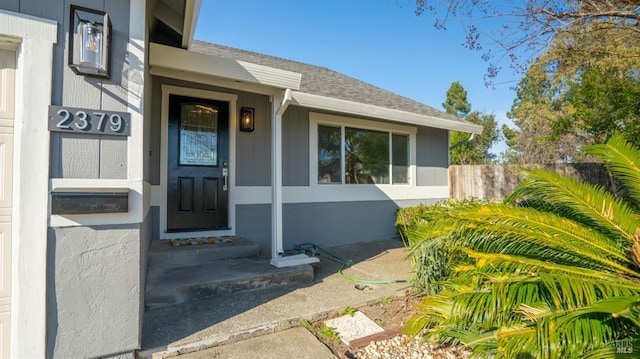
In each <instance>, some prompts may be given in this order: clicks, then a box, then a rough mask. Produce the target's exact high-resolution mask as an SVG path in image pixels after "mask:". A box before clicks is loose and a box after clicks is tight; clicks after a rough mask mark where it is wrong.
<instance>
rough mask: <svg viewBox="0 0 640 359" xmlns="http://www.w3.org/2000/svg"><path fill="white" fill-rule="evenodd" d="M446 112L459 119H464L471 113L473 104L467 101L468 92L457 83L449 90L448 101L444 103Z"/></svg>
mask: <svg viewBox="0 0 640 359" xmlns="http://www.w3.org/2000/svg"><path fill="white" fill-rule="evenodd" d="M442 107H444V110H445V111H446V112H447V113H448V114H450V115H454V116H457V117H464V116H466V115H467V114H468V113H469V112H470V111H471V104H470V103H469V101H468V100H467V90H465V89H464V87H462V85H461V84H460V83H459V82H458V81H456V82H454V83H452V84H451V86H449V89H448V90H447V99H446V100H445V101H444V102H443V103H442Z"/></svg>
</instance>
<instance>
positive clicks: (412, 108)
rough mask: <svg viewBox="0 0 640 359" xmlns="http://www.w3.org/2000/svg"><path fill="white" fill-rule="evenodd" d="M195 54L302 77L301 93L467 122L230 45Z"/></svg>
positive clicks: (324, 71) (200, 46)
mask: <svg viewBox="0 0 640 359" xmlns="http://www.w3.org/2000/svg"><path fill="white" fill-rule="evenodd" d="M190 50H191V51H194V52H198V53H202V54H207V55H212V56H217V57H222V58H228V59H235V60H239V61H244V62H249V63H253V64H257V65H263V66H269V67H273V68H277V69H282V70H287V71H292V72H297V73H300V74H302V82H301V83H300V90H299V91H300V92H305V93H309V94H314V95H319V96H326V97H330V98H336V99H341V100H347V101H353V102H358V103H364V104H368V105H374V106H380V107H385V108H390V109H394V110H400V111H405V112H409V113H414V114H418V115H425V116H432V117H437V118H442V119H446V120H450V121H458V122H463V123H465V122H466V121H464V120H462V119H460V118H458V117H455V116H453V115H450V114H448V113H446V112H444V111H440V110H437V109H435V108H433V107H430V106H427V105H425V104H423V103H420V102H418V101H415V100H412V99H409V98H406V97H404V96H400V95H397V94H395V93H393V92H390V91H387V90H384V89H382V88H379V87H377V86H374V85H371V84H368V83H366V82H363V81H360V80H358V79H355V78H353V77H349V76H346V75H344V74H341V73H339V72H336V71H333V70H330V69H328V68H325V67H320V66H314V65H309V64H305V63H302V62H297V61H292V60H286V59H282V58H278V57H274V56H269V55H263V54H259V53H255V52H250V51H246V50H241V49H236V48H232V47H228V46H223V45H218V44H212V43H208V42H204V41H198V40H194V41H193V42H192V45H191V48H190Z"/></svg>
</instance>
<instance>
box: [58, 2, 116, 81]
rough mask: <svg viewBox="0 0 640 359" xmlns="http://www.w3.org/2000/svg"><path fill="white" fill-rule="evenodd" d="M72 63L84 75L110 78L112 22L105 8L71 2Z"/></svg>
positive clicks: (70, 56) (70, 42)
mask: <svg viewBox="0 0 640 359" xmlns="http://www.w3.org/2000/svg"><path fill="white" fill-rule="evenodd" d="M69 16H70V17H71V19H70V20H71V21H69V53H68V54H67V55H68V64H69V67H71V69H72V70H73V71H74V72H75V73H77V74H80V75H86V76H94V77H102V78H107V79H108V78H109V73H110V70H111V69H110V66H111V62H110V61H109V58H110V54H109V52H110V49H111V44H110V40H111V22H110V21H109V15H108V14H107V13H106V12H104V11H98V10H93V9H88V8H85V7H80V6H75V5H71V9H70V11H69Z"/></svg>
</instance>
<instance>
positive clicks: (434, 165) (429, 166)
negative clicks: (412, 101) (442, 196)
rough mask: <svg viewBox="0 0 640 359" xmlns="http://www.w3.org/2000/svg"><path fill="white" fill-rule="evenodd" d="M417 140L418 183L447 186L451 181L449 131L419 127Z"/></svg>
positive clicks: (420, 184)
mask: <svg viewBox="0 0 640 359" xmlns="http://www.w3.org/2000/svg"><path fill="white" fill-rule="evenodd" d="M416 142H417V144H416V167H417V171H416V172H417V173H416V177H417V178H416V185H417V186H447V184H448V181H449V174H448V171H447V168H448V167H449V134H448V131H447V130H441V129H437V128H432V127H418V134H417V135H416Z"/></svg>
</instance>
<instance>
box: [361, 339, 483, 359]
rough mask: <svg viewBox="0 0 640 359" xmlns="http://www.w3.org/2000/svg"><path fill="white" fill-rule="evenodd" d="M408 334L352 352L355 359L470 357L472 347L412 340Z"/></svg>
mask: <svg viewBox="0 0 640 359" xmlns="http://www.w3.org/2000/svg"><path fill="white" fill-rule="evenodd" d="M410 338H411V337H409V336H406V335H401V336H397V337H394V338H391V339H388V340H381V341H376V342H371V343H370V344H369V345H367V346H365V347H363V348H360V349H358V350H357V351H355V352H354V353H352V358H354V359H356V358H357V359H379V358H385V359H386V358H389V359H458V358H463V359H466V358H469V357H470V356H471V349H469V348H466V347H464V346H461V345H460V346H453V347H450V346H447V345H443V344H430V343H426V342H423V341H420V340H410Z"/></svg>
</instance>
